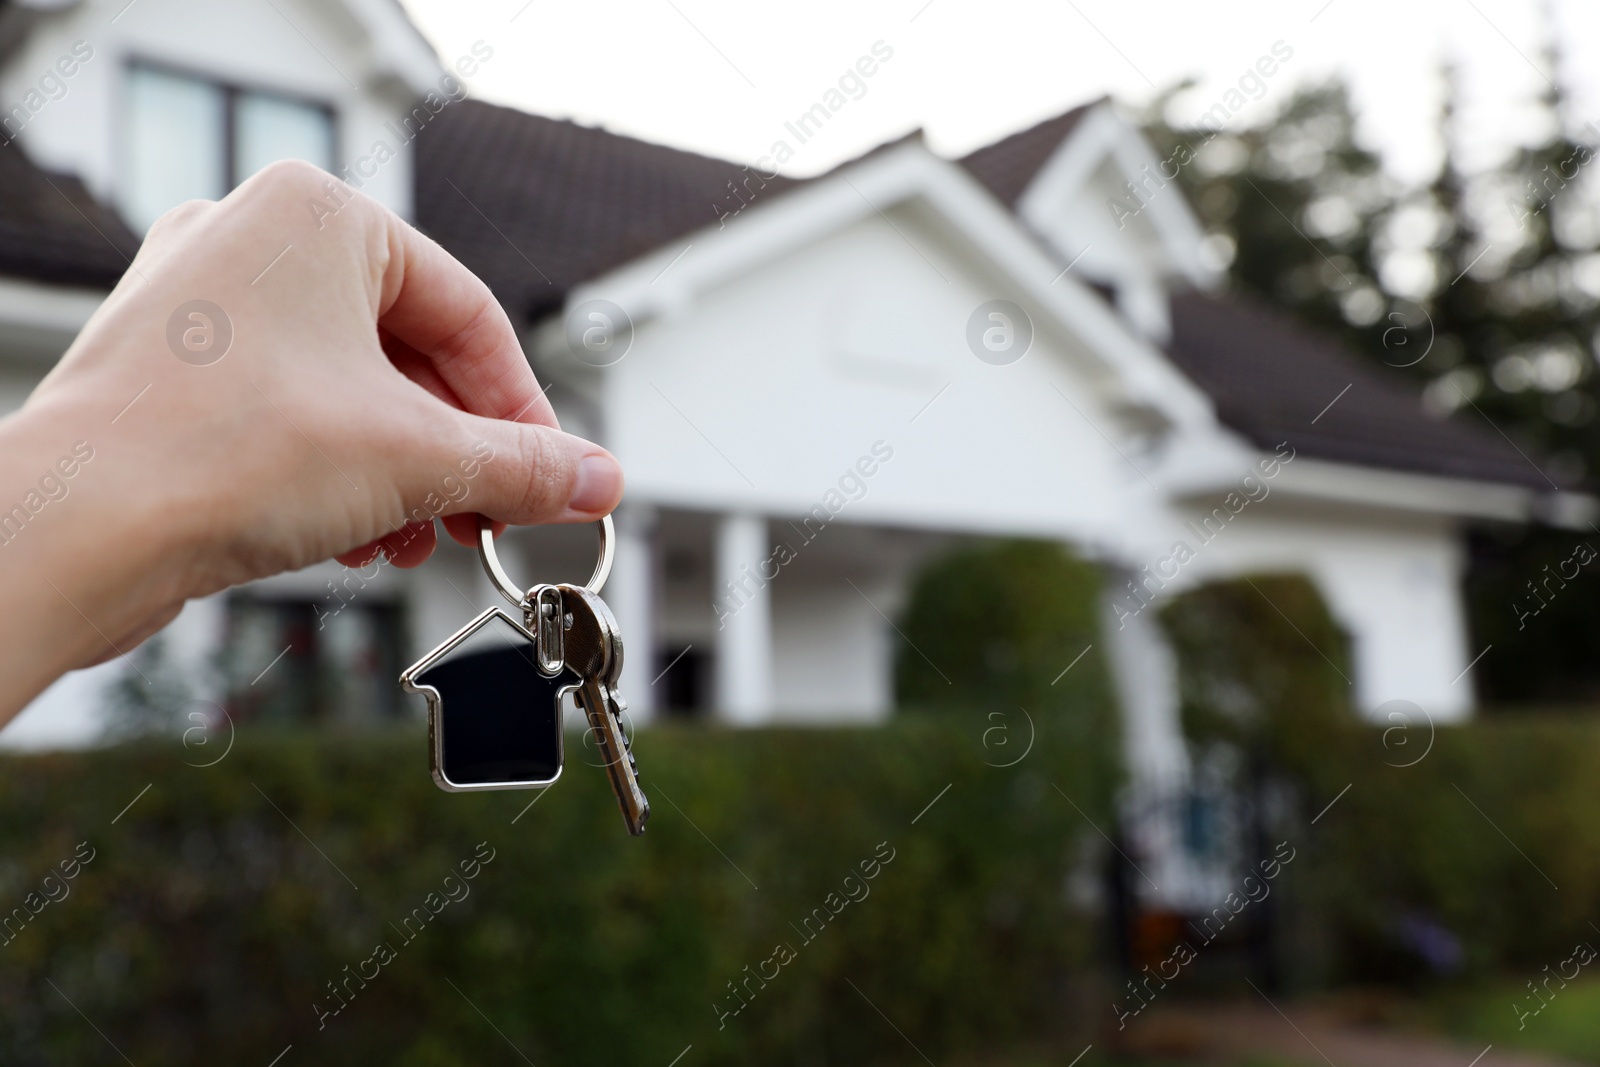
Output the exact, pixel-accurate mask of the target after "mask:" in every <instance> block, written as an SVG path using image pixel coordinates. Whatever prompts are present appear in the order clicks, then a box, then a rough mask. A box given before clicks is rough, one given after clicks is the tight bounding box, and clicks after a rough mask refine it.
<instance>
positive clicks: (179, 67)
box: [117, 54, 344, 196]
mask: <svg viewBox="0 0 1600 1067" xmlns="http://www.w3.org/2000/svg"><path fill="white" fill-rule="evenodd" d="M137 70H148V71H153V72H155V73H158V74H167V75H171V76H173V77H177V78H187V79H189V80H190V81H196V82H201V83H203V84H205V85H209V86H211V87H212V88H214V89H217V90H218V91H219V92H221V94H222V149H221V150H222V156H223V159H222V177H223V182H224V183H225V184H226V185H227V188H226V189H224V190H223V193H222V195H223V196H227V195H228V194H229V193H231V192H233V190H235V189H237V188H238V187H239V183H240V182H241V181H242V180H243V179H242V178H241V177H240V176H239V166H238V146H239V144H238V123H239V117H238V115H239V101H240V99H241V98H243V97H245V96H265V97H271V98H273V99H276V100H281V101H283V102H285V103H290V104H298V105H301V106H303V107H308V108H312V109H314V110H316V111H320V112H322V114H323V115H324V116H326V118H327V120H328V140H329V145H328V147H329V160H328V163H329V166H328V169H329V171H330V172H331V173H333V174H338V173H339V172H340V171H341V169H342V166H343V162H344V161H343V153H342V152H341V151H340V149H341V147H342V138H341V136H340V134H341V130H340V123H339V109H338V107H337V106H336V105H334V104H333V103H331V102H330V101H329V100H328V99H327V98H326V97H321V96H317V95H315V94H312V93H304V92H299V91H297V90H293V89H282V88H279V87H277V86H274V85H267V84H265V83H262V82H250V81H236V80H234V79H231V78H224V77H220V76H218V75H217V74H216V73H214V72H212V71H208V70H204V69H202V68H200V67H191V66H187V65H185V64H182V63H175V62H172V61H171V60H166V59H152V58H150V57H148V56H143V55H138V54H133V55H129V56H127V57H126V58H125V60H124V61H123V64H122V89H123V92H122V96H123V98H124V100H125V103H124V106H123V115H122V121H121V122H120V123H119V124H118V127H119V129H121V130H127V129H129V128H130V127H131V126H132V113H131V111H129V110H128V109H129V108H131V107H132V96H133V94H132V93H131V92H130V91H129V85H130V82H131V76H132V75H133V73H134V71H137ZM128 151H129V145H128V144H127V142H126V141H124V142H123V143H122V144H121V146H120V151H119V152H118V153H117V161H118V162H117V167H118V171H119V173H126V168H125V167H124V165H123V164H124V161H125V160H126V158H127V152H128ZM124 192H126V190H124Z"/></svg>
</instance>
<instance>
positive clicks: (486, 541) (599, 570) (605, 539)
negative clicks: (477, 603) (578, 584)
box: [478, 515, 617, 610]
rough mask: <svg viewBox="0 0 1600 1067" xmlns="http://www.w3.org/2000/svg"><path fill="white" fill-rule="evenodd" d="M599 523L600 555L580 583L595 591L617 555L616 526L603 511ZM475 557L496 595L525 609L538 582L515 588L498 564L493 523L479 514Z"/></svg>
mask: <svg viewBox="0 0 1600 1067" xmlns="http://www.w3.org/2000/svg"><path fill="white" fill-rule="evenodd" d="M597 525H598V526H599V527H600V559H599V562H597V563H596V564H595V567H594V573H593V574H592V575H590V576H589V580H588V581H587V582H584V583H583V586H584V588H585V589H587V590H589V592H591V593H596V594H598V593H599V592H600V587H601V586H603V585H605V584H606V579H607V578H609V577H611V564H612V561H613V560H615V559H616V556H617V530H616V527H615V526H613V525H612V523H611V516H610V515H607V516H606V517H605V518H603V519H601V520H600V521H599V523H598V524H597ZM478 558H479V559H480V560H482V561H483V570H484V573H486V574H487V575H488V576H489V580H490V581H491V582H493V583H494V587H495V588H496V589H498V590H500V595H501V596H503V597H505V598H506V599H507V600H509V601H511V603H513V604H515V605H516V606H517V607H519V608H522V609H524V610H526V609H527V606H528V603H529V601H530V600H531V599H532V597H531V594H532V593H533V592H534V590H537V589H538V588H539V586H530V587H529V588H528V589H527V590H522V589H519V588H517V584H516V583H515V582H513V581H512V580H511V576H510V575H509V574H507V573H506V569H505V568H504V567H502V566H501V565H500V557H499V556H498V555H496V554H495V550H494V527H493V526H492V525H491V524H490V522H489V520H488V519H486V518H484V517H483V516H482V515H479V516H478Z"/></svg>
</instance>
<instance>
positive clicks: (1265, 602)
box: [1163, 575, 1600, 987]
mask: <svg viewBox="0 0 1600 1067" xmlns="http://www.w3.org/2000/svg"><path fill="white" fill-rule="evenodd" d="M1163 621H1164V622H1165V624H1166V625H1167V628H1168V632H1169V634H1170V635H1171V636H1172V637H1173V640H1174V645H1175V647H1176V649H1177V652H1178V658H1179V664H1180V675H1181V677H1182V691H1183V696H1184V717H1185V728H1186V730H1187V731H1188V732H1189V735H1190V740H1191V743H1192V744H1193V745H1194V746H1195V749H1196V751H1197V752H1198V753H1200V754H1201V757H1202V759H1204V758H1205V755H1206V753H1208V752H1210V753H1213V754H1215V753H1217V752H1219V751H1227V752H1231V753H1232V757H1233V765H1234V766H1235V767H1237V768H1238V769H1237V771H1236V773H1235V784H1236V786H1237V787H1239V788H1241V789H1245V790H1246V791H1254V790H1256V789H1257V787H1260V788H1259V792H1260V793H1261V795H1263V796H1264V797H1265V799H1266V801H1267V803H1266V804H1265V805H1264V807H1266V808H1268V809H1271V810H1268V811H1264V812H1263V815H1264V817H1265V818H1267V819H1268V820H1269V821H1271V822H1273V823H1274V824H1275V826H1274V832H1275V833H1279V834H1282V835H1284V836H1286V837H1287V838H1288V839H1289V840H1291V841H1292V842H1293V844H1294V846H1295V847H1296V848H1297V850H1298V852H1299V856H1300V857H1302V858H1300V859H1297V860H1296V861H1295V866H1294V869H1293V877H1292V878H1291V879H1286V880H1285V881H1286V883H1287V884H1286V889H1287V898H1288V900H1289V901H1291V902H1292V905H1293V908H1292V910H1293V913H1294V919H1295V921H1294V922H1293V924H1292V929H1293V930H1294V934H1293V936H1292V937H1291V938H1290V939H1289V943H1288V944H1287V945H1285V946H1284V949H1285V951H1284V953H1283V954H1284V956H1285V960H1284V962H1285V963H1286V964H1287V965H1288V966H1289V968H1290V970H1291V973H1292V975H1293V977H1294V979H1295V980H1296V981H1297V983H1298V984H1299V985H1301V986H1302V987H1304V986H1317V985H1327V984H1331V983H1335V982H1340V981H1383V982H1394V981H1397V980H1399V981H1404V980H1421V979H1425V978H1429V977H1438V976H1445V975H1452V976H1457V977H1463V978H1472V977H1487V976H1490V975H1494V974H1522V973H1524V972H1526V976H1527V977H1530V978H1533V977H1538V976H1540V974H1541V973H1542V971H1541V968H1542V967H1543V965H1545V964H1550V965H1551V966H1552V967H1553V966H1554V965H1555V964H1556V963H1558V962H1559V961H1561V960H1563V959H1565V958H1566V957H1567V956H1568V955H1570V953H1571V950H1572V947H1573V945H1574V944H1575V943H1577V942H1579V941H1585V940H1591V939H1592V940H1593V941H1594V942H1595V943H1600V928H1597V927H1596V926H1595V925H1592V923H1595V922H1600V719H1597V718H1596V717H1595V716H1593V715H1586V716H1572V717H1536V716H1522V717H1517V718H1492V717H1491V718H1480V719H1476V720H1473V721H1470V722H1467V723H1464V724H1458V725H1446V724H1440V723H1436V722H1435V721H1433V719H1432V718H1431V717H1430V716H1429V715H1428V714H1427V713H1426V712H1425V711H1423V709H1420V708H1417V707H1416V705H1410V704H1406V703H1404V702H1395V703H1393V704H1391V705H1387V706H1385V708H1382V709H1379V710H1380V711H1382V712H1383V716H1382V717H1381V718H1380V720H1379V721H1377V722H1370V721H1362V720H1361V719H1360V718H1359V717H1358V716H1357V715H1356V714H1355V712H1354V710H1353V709H1352V707H1351V695H1350V694H1351V687H1350V686H1349V685H1348V684H1347V682H1346V679H1347V678H1350V677H1353V672H1352V668H1351V667H1350V665H1349V656H1348V652H1347V649H1346V641H1345V640H1344V638H1343V636H1342V635H1341V634H1339V633H1338V631H1337V627H1336V626H1335V624H1334V623H1333V620H1332V617H1331V615H1330V614H1329V612H1328V611H1327V608H1326V606H1325V605H1324V604H1323V603H1322V602H1321V599H1320V597H1318V595H1317V594H1316V591H1315V589H1314V587H1312V585H1311V583H1310V582H1308V581H1306V580H1305V579H1304V578H1300V577H1294V576H1284V575H1254V576H1251V577H1250V578H1248V579H1238V580H1235V581H1229V582H1221V583H1215V584H1213V585H1209V586H1205V587H1202V588H1201V589H1198V590H1195V591H1193V592H1190V593H1188V594H1185V595H1184V596H1182V597H1179V598H1177V600H1176V601H1175V602H1174V603H1173V604H1172V605H1170V606H1169V607H1168V608H1167V609H1166V610H1165V612H1164V614H1163ZM1216 762H1218V763H1221V764H1224V765H1225V764H1226V763H1227V762H1228V761H1226V760H1221V761H1216ZM1252 779H1253V781H1252ZM1274 801H1276V803H1273V802H1274ZM1285 801H1287V802H1285Z"/></svg>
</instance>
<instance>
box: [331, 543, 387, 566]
mask: <svg viewBox="0 0 1600 1067" xmlns="http://www.w3.org/2000/svg"><path fill="white" fill-rule="evenodd" d="M382 540H383V538H381V537H379V538H376V539H374V540H371V541H368V542H367V543H366V544H364V545H362V546H361V547H360V548H352V549H351V550H350V551H348V552H340V553H339V554H338V555H337V556H334V557H333V558H334V560H335V561H336V562H338V563H339V564H340V565H341V566H345V567H356V568H360V567H365V566H366V565H367V564H369V563H371V562H372V561H373V560H375V559H377V558H378V556H379V555H380V554H381V553H382V552H383V546H382V545H381V544H380V543H379V542H381V541H382Z"/></svg>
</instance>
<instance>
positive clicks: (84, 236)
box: [0, 141, 139, 289]
mask: <svg viewBox="0 0 1600 1067" xmlns="http://www.w3.org/2000/svg"><path fill="white" fill-rule="evenodd" d="M0 189H3V190H4V191H5V194H4V195H3V196H0V275H16V276H20V277H24V278H30V279H33V280H35V281H43V282H57V283H62V284H67V285H86V286H95V287H100V288H106V289H109V288H111V287H112V286H113V285H115V284H116V282H117V279H118V278H120V277H122V274H123V272H124V271H126V270H127V269H128V264H129V262H130V261H131V260H132V259H133V254H134V253H135V252H137V251H138V250H139V239H138V238H137V237H136V236H134V234H133V232H132V231H131V230H129V229H128V227H127V224H126V223H124V222H123V221H122V219H121V218H120V217H118V215H117V213H116V212H115V211H112V210H111V209H109V208H107V207H105V206H104V205H103V204H101V203H100V202H99V201H98V200H96V199H95V198H94V197H93V196H91V195H90V193H89V191H88V190H87V189H86V188H84V186H83V183H82V182H81V181H79V180H78V179H77V178H75V177H73V176H71V175H65V174H50V173H47V172H46V171H44V170H42V169H41V168H39V167H38V166H37V165H35V164H34V162H33V161H32V160H30V159H29V158H28V157H27V155H26V154H25V153H24V152H23V150H22V148H21V146H20V145H18V144H17V143H16V142H15V141H10V142H0Z"/></svg>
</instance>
